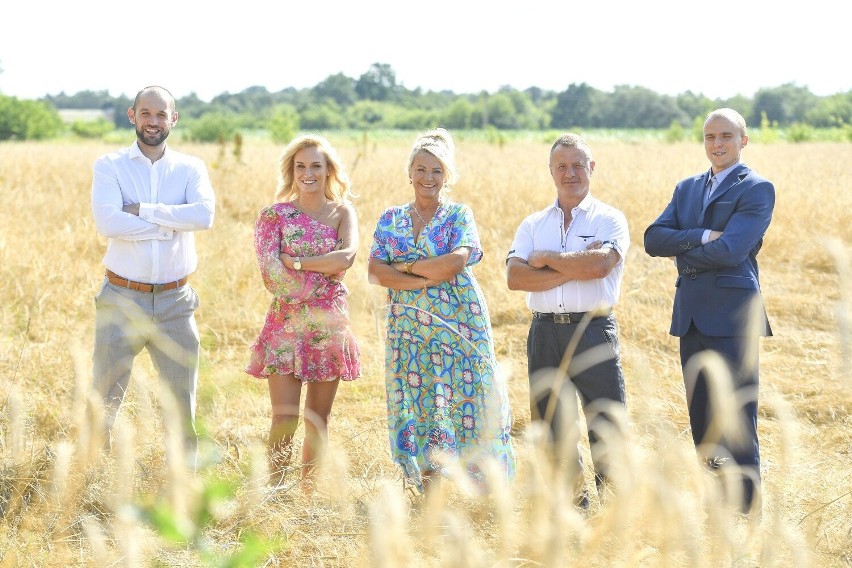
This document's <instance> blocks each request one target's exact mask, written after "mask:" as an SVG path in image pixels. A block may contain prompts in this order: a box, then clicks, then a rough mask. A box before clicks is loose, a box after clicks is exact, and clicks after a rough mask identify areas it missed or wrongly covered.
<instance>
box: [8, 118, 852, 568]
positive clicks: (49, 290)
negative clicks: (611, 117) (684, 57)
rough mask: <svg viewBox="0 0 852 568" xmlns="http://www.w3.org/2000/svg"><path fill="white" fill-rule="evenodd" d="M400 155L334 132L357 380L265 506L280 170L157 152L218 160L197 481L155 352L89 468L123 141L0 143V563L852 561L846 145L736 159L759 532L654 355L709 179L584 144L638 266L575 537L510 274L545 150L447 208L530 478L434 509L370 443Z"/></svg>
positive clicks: (655, 156) (228, 153) (643, 156)
mask: <svg viewBox="0 0 852 568" xmlns="http://www.w3.org/2000/svg"><path fill="white" fill-rule="evenodd" d="M413 138H414V136H413V134H412V136H411V139H410V140H409V139H408V138H406V137H400V136H393V137H390V136H389V137H386V138H381V137H378V136H369V135H351V136H350V135H342V134H341V135H338V136H334V135H329V139H330V140H331V142H332V143H333V144H334V145H335V146H336V147H337V148H338V150H339V151H340V153H341V155H342V157H343V158H344V161H345V162H346V163H347V164H348V165H349V167H350V170H351V174H352V179H353V182H354V184H355V190H356V192H357V194H358V198H357V199H356V200H355V205H356V209H357V211H358V216H359V222H360V237H361V243H360V249H359V254H358V257H357V259H356V262H355V265H354V266H353V267H352V269H351V270H350V271H349V272H348V273H347V276H346V280H345V282H346V284H347V286H348V287H349V290H350V308H351V312H352V321H353V326H354V328H355V332H356V335H357V337H358V341H359V343H360V346H361V351H362V357H363V358H362V365H363V371H364V373H363V376H362V377H361V378H360V379H358V380H357V381H355V382H353V383H346V384H343V385H341V388H340V389H339V390H338V395H337V399H336V402H335V406H334V410H333V413H332V419H331V423H330V425H329V430H330V439H329V448H328V455H327V460H326V462H325V463H324V464H323V467H322V482H321V484H320V486H319V489H318V490H317V491H316V492H315V493H313V494H305V493H303V492H302V491H301V490H300V489H299V486H298V483H295V482H293V483H289V484H287V483H285V484H284V485H283V486H282V487H279V488H278V489H277V490H272V489H271V488H270V487H268V486H267V485H266V483H265V481H264V480H265V478H264V472H263V464H264V463H265V461H264V456H263V452H264V449H263V443H264V439H265V436H266V433H267V431H268V421H269V402H268V394H267V389H266V385H265V383H263V382H261V381H258V380H256V379H253V378H251V377H249V376H248V375H246V374H245V373H243V371H242V369H243V367H244V365H245V363H246V362H247V357H248V345H249V344H250V343H251V341H252V340H253V339H254V337H255V335H256V334H257V333H258V331H259V330H260V327H261V325H262V322H263V317H264V315H265V312H266V309H267V307H268V305H269V301H270V296H269V294H268V292H267V291H266V290H265V288H264V287H263V285H262V283H261V280H260V276H259V273H258V270H257V265H256V261H255V257H254V251H253V228H254V220H255V216H256V214H257V212H258V211H259V210H260V209H261V208H263V207H264V206H266V205H267V204H269V203H270V202H271V199H272V195H273V193H274V187H275V182H276V174H277V172H276V170H277V159H278V155H279V152H280V150H281V148H280V147H279V146H276V145H274V144H272V143H270V142H265V141H251V140H250V141H248V142H246V144H245V145H244V146H243V147H242V148H241V151H239V152H235V148H234V147H233V146H232V145H231V144H227V145H223V146H219V145H192V144H186V143H183V142H181V141H180V140H179V139H174V140H173V141H172V146H173V147H175V148H176V149H179V150H181V151H184V152H187V153H191V154H195V155H198V156H201V157H202V158H204V159H205V160H206V162H207V164H208V167H209V169H210V174H211V179H212V181H213V185H214V189H215V191H216V195H217V210H216V219H215V222H214V226H213V229H212V230H211V231H207V232H203V233H199V234H198V236H197V245H198V251H199V257H200V260H199V269H198V271H197V272H196V273H195V274H194V275H193V276H192V277H191V284H192V285H193V287H194V288H195V289H196V290H197V291H198V293H199V295H200V297H201V306H200V308H199V310H198V312H197V320H198V325H199V328H200V331H201V334H202V363H201V373H200V383H199V395H198V411H197V414H198V421H199V427H200V429H201V431H202V433H203V437H202V445H201V454H202V462H203V466H202V468H201V469H200V471H199V473H198V474H197V475H196V476H194V477H191V476H188V475H187V474H186V473H185V472H180V471H174V470H173V469H172V468H171V467H170V466H169V462H168V460H167V459H166V458H165V451H166V450H165V446H164V443H163V439H164V436H166V435H167V433H168V432H169V424H168V422H169V421H168V419H167V418H168V416H169V415H170V414H169V412H168V408H169V406H168V401H167V400H165V398H164V397H161V396H160V391H159V386H158V382H157V379H156V373H155V372H154V371H153V370H152V367H151V364H150V360H149V359H148V358H147V355H145V354H144V353H143V355H142V356H140V357H139V358H137V362H136V365H135V368H134V375H133V382H132V387H131V392H130V394H129V396H128V399H127V400H126V402H125V405H124V407H123V409H122V414H121V417H120V419H119V428H118V435H119V436H120V439H121V440H123V442H122V443H121V444H120V447H119V448H118V450H116V451H114V452H113V454H110V455H107V456H103V455H102V454H101V452H100V451H99V449H98V447H97V444H96V443H95V441H94V440H95V437H93V436H92V435H91V431H92V430H93V428H95V427H96V422H97V417H96V416H93V413H92V412H90V410H89V409H88V406H87V404H86V395H87V389H88V387H89V382H90V381H91V375H90V359H91V344H92V336H93V325H94V303H93V301H92V300H93V297H94V294H95V293H96V291H97V289H98V287H99V285H100V283H101V281H102V277H103V267H102V265H101V257H102V255H103V251H104V244H105V243H104V239H102V238H101V237H99V236H98V235H97V233H96V231H95V229H94V226H93V222H92V218H91V213H90V201H89V196H90V188H91V167H92V163H93V161H94V160H95V159H96V158H97V157H98V156H99V155H100V154H102V153H104V152H107V151H110V150H112V149H114V148H116V147H118V146H121V145H125V144H129V143H130V141H131V140H130V139H129V138H128V139H127V140H126V141H122V142H120V143H117V144H107V143H104V142H98V143H93V142H53V143H4V144H2V145H0V282H2V288H0V329H2V332H0V385H2V387H0V388H2V391H0V404H2V415H0V460H2V461H0V474H1V475H2V478H0V527H2V531H0V567H7V566H99V567H105V566H212V565H216V566H242V565H246V566H355V567H360V566H382V567H395V566H477V567H497V566H499V567H509V566H513V567H514V566H518V567H520V566H525V567H526V566H529V567H533V566H535V567H538V566H548V567H549V566H589V567H593V566H594V567H597V566H601V567H603V566H607V567H608V566H649V567H650V566H665V567H679V566H684V567H691V566H738V567H739V566H761V567H767V566H785V567H789V566H796V567H801V566H852V467H850V466H852V370H850V369H852V339H850V337H852V335H850V334H852V261H850V254H852V215H850V211H852V193H850V192H849V191H848V190H849V188H850V187H852V168H850V164H852V145H849V144H845V145H844V144H833V143H820V144H797V145H793V144H783V143H778V144H768V145H761V144H758V143H754V142H752V144H750V145H749V146H748V147H747V148H746V149H745V150H744V154H743V158H744V161H745V162H746V163H747V164H748V165H750V166H751V167H753V168H754V169H756V170H757V171H758V172H760V173H761V174H763V175H764V176H766V177H768V178H769V179H771V180H772V181H774V183H775V186H776V191H777V206H776V210H775V215H774V218H773V222H772V225H771V227H770V229H769V231H768V233H767V237H766V239H765V243H764V248H763V250H762V251H761V254H760V257H759V259H760V262H761V280H762V285H763V294H764V298H765V301H766V304H767V309H768V312H769V317H770V321H771V324H772V327H773V331H774V333H775V336H774V337H772V338H767V339H764V340H762V342H761V391H760V417H759V424H758V427H759V434H760V436H761V443H762V455H763V464H762V470H763V478H764V485H765V487H764V493H765V494H764V506H763V518H762V522H759V523H755V522H746V521H743V520H742V519H740V518H738V517H736V516H734V515H732V514H730V512H729V511H727V510H726V509H725V508H724V507H721V506H719V504H718V499H717V498H716V497H717V496H716V495H715V493H714V491H713V487H714V485H713V484H712V483H711V482H710V481H709V480H708V479H707V476H708V474H707V473H706V472H703V471H702V469H701V468H699V466H698V464H697V460H696V459H695V455H694V451H693V448H692V443H691V438H690V436H689V432H688V424H689V422H688V418H687V415H686V407H685V402H684V401H685V395H684V390H683V384H682V380H681V375H680V368H679V364H678V354H677V342H676V340H675V338H673V337H671V336H669V335H668V333H667V332H668V326H669V317H670V311H671V301H672V296H673V292H674V288H673V285H674V279H675V274H674V270H673V268H672V267H671V263H670V262H668V261H666V260H664V259H658V258H650V257H648V256H647V255H646V254H645V253H644V251H643V249H642V233H643V231H644V229H645V227H647V225H648V224H649V223H651V222H652V221H653V220H654V219H655V218H656V216H657V214H658V213H659V212H660V211H661V210H662V208H663V207H664V206H665V205H666V203H667V202H668V199H669V198H670V195H671V191H672V189H673V187H674V184H675V183H676V181H678V180H679V179H681V178H683V177H685V176H687V175H690V174H693V173H695V172H698V171H701V170H702V169H705V168H706V167H707V163H706V158H705V157H704V152H703V148H702V146H701V144H700V143H686V142H684V143H677V144H663V143H660V142H628V141H619V140H613V139H606V138H600V139H596V138H595V137H593V136H590V138H589V140H590V143H591V145H592V149H593V151H594V153H595V160H596V162H597V167H596V170H595V175H594V176H593V178H592V192H593V194H594V195H595V196H597V197H599V198H600V199H602V200H604V201H606V202H608V203H611V204H613V205H615V206H617V207H619V208H620V209H621V210H622V211H624V213H625V214H626V216H627V219H628V221H629V225H630V233H631V241H632V245H631V248H630V250H629V253H628V255H627V258H626V269H625V276H624V282H623V288H622V295H621V300H620V302H619V304H618V305H617V306H616V310H615V313H616V316H617V318H618V320H619V324H620V337H621V342H622V356H623V362H624V366H625V372H626V380H627V396H628V408H627V417H626V421H625V423H624V428H625V431H626V435H625V436H626V439H625V442H626V443H625V444H624V446H623V447H622V448H621V455H622V456H623V457H622V459H623V463H624V464H625V468H624V471H625V474H624V478H623V481H624V487H625V489H624V490H623V491H620V492H618V493H617V494H616V495H615V496H614V497H613V498H612V499H611V500H610V501H608V502H606V503H600V502H598V501H597V500H594V502H593V504H592V508H591V510H590V513H589V514H588V515H587V516H584V515H580V514H579V513H578V512H577V511H576V510H575V509H574V508H573V507H571V506H570V505H569V503H570V500H569V496H568V495H566V494H565V489H564V488H562V487H560V484H558V483H550V481H552V480H553V475H552V472H549V471H547V468H545V467H543V466H542V464H540V463H538V462H537V460H536V459H535V453H534V449H533V441H534V439H535V436H534V433H533V432H531V430H530V429H529V406H528V396H529V389H528V383H527V378H526V371H525V369H526V359H525V357H526V354H525V341H526V333H527V329H528V325H529V314H528V312H527V310H526V307H525V305H524V295H523V293H520V292H512V291H509V290H508V289H507V287H506V282H505V273H504V259H505V255H506V252H507V250H508V248H509V245H510V243H511V240H512V237H513V235H514V231H515V228H516V227H517V225H518V224H519V222H520V221H521V219H522V218H523V217H524V216H526V215H527V214H529V213H530V212H532V211H534V210H537V209H540V208H542V207H544V206H545V205H547V204H548V203H549V202H550V201H551V200H552V199H553V196H554V193H553V189H552V182H551V180H550V177H549V172H548V169H547V153H548V149H549V145H550V143H551V142H552V138H551V137H550V136H545V135H543V134H539V135H529V136H527V137H519V138H518V139H515V140H509V141H502V142H501V143H500V144H492V143H488V142H486V141H483V140H481V139H476V138H474V137H470V138H466V137H465V136H464V135H459V136H457V140H456V142H457V147H458V162H459V167H460V170H461V180H460V181H459V183H458V184H457V186H456V187H455V188H454V191H453V193H452V194H451V196H452V198H453V199H455V200H458V201H462V202H465V203H467V204H469V205H470V206H471V207H472V209H473V211H474V215H475V218H476V221H477V225H478V228H479V232H480V235H481V237H482V243H483V248H484V250H485V258H484V259H483V261H482V262H481V263H480V264H479V265H477V266H476V268H475V269H474V272H475V274H476V276H477V278H478V279H479V282H480V284H481V285H482V288H483V290H484V292H485V296H486V300H487V302H488V306H489V310H490V313H491V317H492V324H493V326H494V334H495V342H496V349H497V357H498V360H499V361H500V364H501V368H502V369H503V371H504V372H505V374H506V376H507V380H508V384H509V392H510V399H511V404H512V409H513V414H514V421H515V422H514V428H513V433H514V436H515V441H514V443H515V450H516V452H517V457H518V473H517V477H516V479H515V480H514V482H513V483H512V484H511V485H509V486H508V487H506V488H504V489H503V490H500V491H496V492H494V493H493V494H491V495H487V496H476V495H471V494H468V493H466V492H465V491H464V488H463V487H462V486H456V485H455V484H453V483H449V484H444V485H442V488H441V490H440V491H438V492H436V493H435V494H434V495H430V497H429V499H428V500H426V501H421V500H420V499H419V498H417V497H415V496H413V495H411V493H410V492H409V491H407V490H405V489H404V488H403V484H402V481H401V480H402V476H401V472H400V471H398V470H397V468H396V466H395V465H394V464H392V463H391V462H390V458H389V449H388V441H387V433H386V427H385V416H386V407H385V400H384V385H383V381H384V379H383V362H384V351H383V349H384V348H383V343H382V339H383V334H384V327H383V326H384V319H383V318H384V302H385V293H384V290H383V289H379V288H378V287H376V286H373V285H370V284H368V283H367V276H366V259H367V256H368V251H369V246H370V242H371V238H372V233H373V229H374V227H375V222H376V220H377V218H378V215H379V213H380V212H381V210H383V209H384V208H385V207H387V206H389V205H392V204H401V203H404V202H406V201H409V200H410V199H411V198H412V195H411V189H410V186H409V185H408V184H407V180H406V177H405V172H404V166H405V163H406V159H407V154H408V149H409V147H410V142H412V141H413ZM164 416H165V417H166V420H164V419H163V417H164ZM301 433H302V429H301V427H300V429H299V432H298V433H297V438H298V437H299V436H301ZM297 443H299V440H298V439H297ZM584 443H585V441H584ZM584 451H587V446H584ZM587 464H588V460H587ZM587 467H588V465H587ZM291 473H292V475H291V480H297V478H298V471H296V470H295V469H294V471H293V472H291ZM586 473H587V475H586V477H587V479H588V478H589V472H586ZM157 512H160V513H161V515H160V516H157ZM163 519H165V520H163ZM252 551H254V553H255V555H254V557H252V556H251V554H249V553H251V552H252Z"/></svg>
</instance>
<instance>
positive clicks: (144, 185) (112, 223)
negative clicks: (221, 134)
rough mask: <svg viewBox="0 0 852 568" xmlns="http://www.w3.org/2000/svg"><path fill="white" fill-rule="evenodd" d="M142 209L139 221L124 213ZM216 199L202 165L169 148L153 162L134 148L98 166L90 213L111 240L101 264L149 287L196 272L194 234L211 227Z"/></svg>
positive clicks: (111, 155) (107, 157) (101, 160)
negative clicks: (130, 208)
mask: <svg viewBox="0 0 852 568" xmlns="http://www.w3.org/2000/svg"><path fill="white" fill-rule="evenodd" d="M133 203H139V204H140V205H139V216H138V217H137V216H136V215H133V214H131V213H125V212H124V211H122V207H123V206H124V205H128V204H133ZM215 204H216V199H215V196H214V195H213V186H212V185H211V184H210V177H209V175H208V173H207V167H206V166H205V165H204V162H203V161H201V160H200V159H199V158H196V157H194V156H189V155H186V154H182V153H180V152H175V151H173V150H170V149H169V148H168V147H166V149H165V152H164V154H163V157H162V158H160V159H159V160H157V161H156V162H153V163H152V162H151V161H150V160H149V159H148V158H147V157H145V155H144V154H143V153H142V151H141V150H140V149H139V146H138V145H137V143H136V142H134V143H133V144H132V145H131V146H130V147H128V148H124V149H122V150H119V151H116V152H112V153H109V154H106V155H104V156H101V157H100V158H98V160H97V161H96V162H95V165H94V177H93V181H92V213H93V215H94V218H95V227H96V228H97V230H98V232H99V233H100V234H101V235H103V236H105V237H107V249H106V254H105V255H104V259H103V263H104V265H105V266H106V267H107V268H108V269H109V270H112V271H113V272H115V273H116V274H118V275H119V276H122V277H124V278H127V279H130V280H134V281H136V282H145V283H148V284H164V283H166V282H173V281H175V280H180V279H181V278H183V277H184V276H187V275H189V274H191V273H192V272H194V271H195V269H196V266H197V265H198V257H197V255H196V252H195V238H194V235H193V233H192V231H200V230H204V229H209V228H210V227H211V226H212V225H213V212H214V209H215Z"/></svg>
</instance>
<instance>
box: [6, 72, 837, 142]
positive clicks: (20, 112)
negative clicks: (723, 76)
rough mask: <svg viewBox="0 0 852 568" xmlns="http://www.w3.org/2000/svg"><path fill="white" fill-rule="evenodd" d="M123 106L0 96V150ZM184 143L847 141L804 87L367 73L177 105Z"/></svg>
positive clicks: (105, 126)
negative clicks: (740, 122)
mask: <svg viewBox="0 0 852 568" xmlns="http://www.w3.org/2000/svg"><path fill="white" fill-rule="evenodd" d="M131 102H132V101H131V99H130V98H128V97H127V96H126V95H124V94H122V95H119V96H111V95H110V94H109V92H108V91H81V92H78V93H76V94H73V95H68V94H65V93H60V94H58V95H48V96H45V97H44V98H43V99H40V100H38V101H25V100H17V99H15V98H14V97H6V96H3V95H2V93H0V140H5V139H33V138H35V139H38V138H50V137H53V136H57V135H59V134H61V133H62V132H63V131H64V130H67V129H68V126H66V125H65V124H64V123H63V122H62V121H61V119H60V118H59V114H58V111H59V110H63V109H101V110H104V111H105V116H111V117H112V120H111V121H110V120H108V119H103V120H102V121H100V123H96V124H91V123H89V124H83V123H77V124H72V125H71V130H72V131H73V132H74V133H75V134H78V135H81V136H90V137H93V136H101V135H103V133H104V132H105V131H108V130H111V129H113V128H119V129H120V128H130V127H131V125H130V124H129V123H128V121H127V117H126V113H125V111H126V109H127V107H129V106H130V104H131ZM177 106H178V110H179V112H180V115H181V121H182V123H183V124H184V125H185V126H187V127H188V132H189V137H190V138H193V139H196V140H198V141H216V140H223V139H230V138H232V137H233V136H235V135H237V134H238V133H242V132H252V131H266V132H269V133H270V134H271V136H272V138H273V139H275V140H286V139H288V138H289V137H290V136H292V134H293V133H294V132H295V131H297V130H342V129H355V130H364V129H401V130H412V129H425V128H431V127H434V126H437V125H442V126H445V127H447V128H450V129H457V130H458V129H487V130H492V129H496V130H500V131H503V130H506V131H511V130H543V129H559V130H567V129H598V128H605V129H668V130H669V131H670V132H672V133H675V135H676V134H677V133H679V132H685V131H691V130H692V129H694V126H695V124H696V121H697V120H700V119H703V117H704V116H706V114H707V113H708V112H709V111H710V110H712V109H714V108H718V107H722V106H728V107H732V108H735V109H737V110H738V111H739V112H740V113H742V114H743V116H745V117H746V120H747V121H748V122H749V124H751V125H755V126H770V127H775V128H787V129H790V131H791V132H792V133H793V139H796V136H798V137H799V138H800V139H807V138H808V132H809V129H838V130H840V131H841V133H842V134H843V137H844V138H845V139H847V140H850V141H852V91H849V92H846V93H838V94H835V95H830V96H826V97H820V96H817V95H814V94H813V93H811V92H810V91H809V90H808V89H807V87H802V86H797V85H795V84H784V85H781V86H777V87H771V88H763V89H760V90H758V91H757V92H756V93H755V94H754V96H753V97H752V98H749V97H746V96H743V95H737V96H735V97H731V98H727V99H711V98H709V97H706V96H704V95H702V94H696V93H693V92H691V91H686V92H684V93H681V94H679V95H677V96H670V95H661V94H658V93H656V92H654V91H652V90H650V89H647V88H644V87H639V86H630V85H619V86H616V87H615V88H614V89H613V90H612V91H611V92H605V91H601V90H599V89H595V88H594V87H592V86H590V85H588V84H586V83H583V82H580V83H576V82H573V83H570V84H568V86H567V87H566V89H565V90H564V91H561V92H557V91H550V90H543V89H540V88H537V87H531V88H528V89H525V90H523V91H520V90H518V89H515V88H512V87H510V86H505V87H502V88H500V89H498V90H497V91H496V92H493V93H489V92H486V91H482V92H479V93H472V94H457V93H454V92H452V91H423V90H422V89H420V88H416V89H408V88H406V87H405V86H403V85H402V84H400V83H399V82H397V79H396V74H395V73H394V71H393V69H392V68H391V66H390V65H388V64H384V63H374V64H373V65H372V66H370V68H369V69H368V70H367V71H366V72H365V73H363V74H362V75H361V76H360V77H358V78H352V77H348V76H346V75H344V74H342V73H337V74H334V75H330V76H328V77H327V78H325V79H324V80H322V81H321V82H319V83H318V84H316V85H314V86H313V87H309V88H304V89H296V88H292V87H290V88H286V89H283V90H281V91H278V92H274V93H273V92H270V91H268V90H267V89H266V88H265V87H261V86H254V87H250V88H248V89H245V90H244V91H242V92H240V93H235V94H231V93H227V92H226V93H222V94H220V95H218V96H216V97H214V98H213V99H212V100H210V101H209V102H205V101H203V100H201V99H200V98H199V97H198V96H197V95H196V94H195V93H191V94H190V95H188V96H185V97H181V98H179V99H178V101H177Z"/></svg>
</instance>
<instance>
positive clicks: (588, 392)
mask: <svg viewBox="0 0 852 568" xmlns="http://www.w3.org/2000/svg"><path fill="white" fill-rule="evenodd" d="M549 166H550V173H551V176H552V178H553V182H554V185H555V187H556V193H557V197H556V201H555V202H554V203H553V205H551V206H549V207H547V208H546V209H544V210H542V211H539V212H537V213H533V214H532V215H530V216H528V217H527V218H526V219H524V220H523V222H522V223H521V225H520V226H519V227H518V230H517V232H516V233H515V238H514V241H513V242H512V247H511V250H510V251H509V254H508V256H507V267H506V273H507V282H508V285H509V288H510V289H511V290H523V291H526V292H527V298H526V301H527V306H528V307H529V308H530V310H531V311H532V322H531V324H530V330H529V335H528V337H527V362H528V365H527V366H528V372H529V380H530V412H531V415H532V420H533V421H543V422H544V423H545V424H546V425H547V427H548V428H549V432H550V441H551V443H552V448H553V449H554V457H555V458H556V459H557V460H558V461H559V462H562V461H565V460H568V459H569V458H570V459H571V461H572V462H573V463H572V464H569V473H570V474H571V475H573V476H575V478H574V479H573V481H574V482H576V483H577V485H578V492H577V500H576V503H577V505H579V506H580V507H582V508H588V506H589V500H588V493H587V492H586V491H585V490H584V489H582V488H581V487H582V486H583V485H584V484H583V481H582V458H581V456H580V453H579V448H576V447H575V446H576V444H575V442H577V441H579V431H578V430H577V417H578V414H577V410H576V402H575V400H576V396H575V394H574V393H575V392H576V393H577V394H579V397H580V401H581V403H582V406H583V412H584V413H585V416H586V422H587V423H588V426H589V440H590V442H591V446H592V447H591V450H592V462H593V465H594V467H595V481H596V485H597V487H598V490H599V491H600V490H601V489H602V488H603V486H604V483H605V482H606V481H607V471H608V470H609V467H608V463H607V462H608V461H609V462H611V460H612V457H611V456H609V457H607V458H605V457H604V452H603V451H602V449H603V448H602V444H599V442H600V441H601V435H600V431H601V430H602V428H601V427H602V426H603V425H604V424H606V423H610V421H611V417H610V414H611V412H613V411H616V412H617V411H618V410H619V409H622V410H623V408H624V405H625V403H626V399H625V389H624V374H623V372H622V368H621V358H620V350H619V345H618V336H617V323H616V320H615V316H614V315H613V313H612V307H613V306H614V305H615V304H616V302H617V301H618V296H619V291H620V288H621V278H622V274H623V271H624V258H625V255H626V254H627V250H628V248H629V247H630V236H629V234H628V228H627V219H626V218H625V217H624V214H623V213H621V212H620V211H619V210H617V209H615V208H613V207H611V206H609V205H607V204H605V203H603V202H601V201H599V200H597V199H595V198H594V197H592V195H591V193H590V178H591V176H592V172H594V169H595V162H594V160H593V159H592V152H591V149H590V148H589V146H588V144H587V143H586V142H585V141H584V140H583V139H582V138H581V137H579V136H577V135H576V134H571V133H567V134H563V135H562V136H560V137H559V138H558V139H557V140H556V142H555V143H554V144H553V146H552V147H551V150H550V164H549ZM569 349H572V352H571V353H569V358H568V359H567V360H565V359H566V352H567V351H568V350H569ZM555 371H556V372H555ZM571 386H573V387H574V389H572V388H571ZM553 393H559V394H558V396H556V397H554V396H553ZM574 464H576V466H575V465H574Z"/></svg>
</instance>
